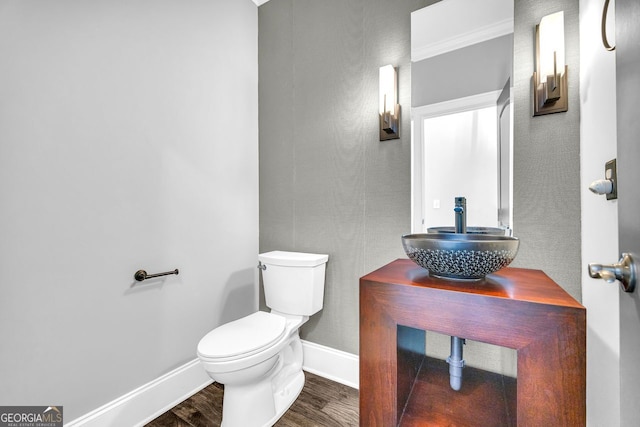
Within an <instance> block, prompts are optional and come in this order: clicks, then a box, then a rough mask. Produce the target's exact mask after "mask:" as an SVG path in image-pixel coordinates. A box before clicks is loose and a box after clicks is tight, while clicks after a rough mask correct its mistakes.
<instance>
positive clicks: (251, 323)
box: [198, 311, 286, 358]
mask: <svg viewBox="0 0 640 427" xmlns="http://www.w3.org/2000/svg"><path fill="white" fill-rule="evenodd" d="M285 323H286V320H285V318H284V317H281V316H277V315H275V314H270V313H265V312H264V311H258V312H256V313H253V314H250V315H248V316H246V317H243V318H241V319H238V320H234V321H233V322H229V323H226V324H224V325H222V326H219V327H217V328H216V329H214V330H213V331H211V332H209V333H208V334H207V335H205V336H204V338H202V339H201V340H200V343H199V344H198V354H200V355H202V356H205V357H209V358H227V357H233V356H239V355H242V354H246V353H251V352H255V351H257V350H260V349H261V348H263V347H267V346H269V345H270V344H272V343H273V342H274V341H277V340H278V339H279V338H280V337H282V335H283V334H284V330H285Z"/></svg>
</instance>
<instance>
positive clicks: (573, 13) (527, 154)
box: [513, 0, 582, 301]
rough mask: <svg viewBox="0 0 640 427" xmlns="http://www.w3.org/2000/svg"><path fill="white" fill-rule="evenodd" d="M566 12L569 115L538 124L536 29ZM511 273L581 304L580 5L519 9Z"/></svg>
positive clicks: (549, 0) (571, 0)
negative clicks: (526, 274) (544, 280)
mask: <svg viewBox="0 0 640 427" xmlns="http://www.w3.org/2000/svg"><path fill="white" fill-rule="evenodd" d="M560 10H564V19H565V24H564V25H565V51H566V63H567V65H568V66H569V74H568V77H569V110H568V111H567V112H566V113H557V114H551V115H546V116H541V117H532V103H533V101H532V93H531V75H532V73H533V70H534V57H533V52H534V37H533V34H534V27H535V25H536V24H538V23H539V22H540V18H542V17H543V16H545V15H547V14H550V13H553V12H557V11H560ZM514 13H515V34H514V52H515V60H514V98H515V105H514V150H513V152H514V166H513V169H514V182H513V185H514V200H513V216H514V218H513V229H514V233H515V235H516V236H517V237H519V238H520V240H521V242H520V250H519V252H518V256H517V258H516V259H515V261H514V263H513V266H515V267H526V268H534V269H540V270H543V271H544V272H545V273H547V274H548V275H549V276H550V277H551V278H552V279H553V280H555V281H556V282H557V283H559V284H560V285H561V286H562V287H563V288H564V289H565V290H567V291H568V292H569V293H570V294H571V295H572V296H573V297H574V298H576V299H577V300H578V301H580V299H581V269H580V265H581V262H582V260H581V244H580V233H581V228H580V103H579V100H580V98H579V90H580V62H579V59H580V58H579V55H580V45H579V43H580V41H579V27H578V25H579V21H578V18H579V17H578V0H544V1H535V2H534V1H520V0H517V1H516V2H515V10H514Z"/></svg>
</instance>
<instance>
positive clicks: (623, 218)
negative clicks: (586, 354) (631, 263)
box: [616, 0, 640, 426]
mask: <svg viewBox="0 0 640 427" xmlns="http://www.w3.org/2000/svg"><path fill="white" fill-rule="evenodd" d="M639 20H640V2H638V0H616V79H617V90H616V97H617V110H618V113H617V114H618V118H617V130H618V226H619V229H618V237H619V245H620V252H621V253H623V252H631V253H634V254H636V255H637V256H640V71H639V70H640V27H638V25H637V23H638V21H639ZM639 362H640V292H639V291H638V289H636V290H635V291H634V292H632V293H627V292H622V295H621V296H620V408H621V410H620V412H621V414H620V421H621V425H622V426H636V425H638V423H639V422H640V421H639V420H640V405H638V395H640V364H639Z"/></svg>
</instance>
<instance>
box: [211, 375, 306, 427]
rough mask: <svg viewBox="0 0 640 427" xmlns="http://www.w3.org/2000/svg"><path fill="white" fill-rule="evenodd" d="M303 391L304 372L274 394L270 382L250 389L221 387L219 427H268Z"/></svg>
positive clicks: (291, 378) (252, 385)
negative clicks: (221, 401)
mask: <svg viewBox="0 0 640 427" xmlns="http://www.w3.org/2000/svg"><path fill="white" fill-rule="evenodd" d="M303 387H304V372H302V371H299V372H297V373H296V374H295V375H292V376H291V377H289V378H288V379H287V382H286V384H283V385H282V386H281V387H279V388H278V390H277V391H275V393H274V390H273V389H272V382H271V380H270V379H269V380H266V381H262V382H261V383H260V384H251V385H250V386H228V385H225V388H224V397H223V404H222V407H223V409H222V424H221V427H239V426H242V427H271V426H273V425H274V424H275V423H276V421H278V420H279V419H280V417H282V415H284V413H285V412H287V410H288V409H289V408H290V407H291V405H292V404H293V402H294V401H295V400H296V399H297V398H298V396H299V395H300V392H301V391H302V388H303Z"/></svg>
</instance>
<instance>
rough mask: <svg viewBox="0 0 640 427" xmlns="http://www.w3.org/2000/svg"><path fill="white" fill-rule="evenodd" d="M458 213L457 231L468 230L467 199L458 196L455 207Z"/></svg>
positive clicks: (456, 213) (463, 231) (454, 209)
mask: <svg viewBox="0 0 640 427" xmlns="http://www.w3.org/2000/svg"><path fill="white" fill-rule="evenodd" d="M453 211H454V212H455V215H456V233H466V232H467V199H466V198H464V197H456V204H455V207H454V208H453Z"/></svg>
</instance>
